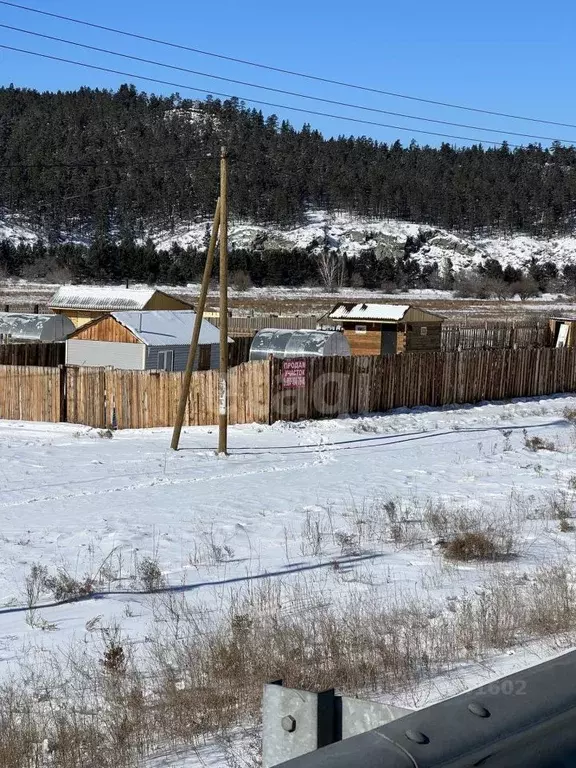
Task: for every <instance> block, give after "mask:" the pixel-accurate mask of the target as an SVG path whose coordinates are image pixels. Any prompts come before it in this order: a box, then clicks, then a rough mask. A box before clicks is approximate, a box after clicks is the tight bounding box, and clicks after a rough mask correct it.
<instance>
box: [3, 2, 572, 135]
mask: <svg viewBox="0 0 576 768" xmlns="http://www.w3.org/2000/svg"><path fill="white" fill-rule="evenodd" d="M1 2H2V0H0V3H1ZM0 48H4V49H5V50H7V51H16V52H17V53H25V54H27V55H28V56H38V57H40V58H42V59H50V60H52V61H60V62H64V63H65V64H74V65H75V66H78V67H85V68H87V69H94V70H97V71H99V72H109V73H111V74H113V75H121V76H122V77H133V78H135V79H137V80H146V81H148V82H150V83H157V84H160V85H168V86H170V87H172V88H183V89H184V90H188V91H194V92H195V93H207V94H212V95H214V96H221V97H222V98H225V99H239V100H240V101H247V102H249V103H251V104H260V105H263V106H266V107H273V108H274V109H286V110H292V111H293V112H301V113H304V114H307V115H315V116H317V117H329V118H331V119H333V120H346V121H348V122H352V123H360V124H362V125H373V126H377V127H378V128H391V129H393V130H395V131H406V132H407V133H412V134H413V133H422V134H425V135H427V136H438V137H440V138H444V139H457V140H458V141H471V142H473V143H475V144H482V143H483V142H484V143H486V144H493V145H495V146H502V145H503V144H507V145H508V146H509V147H513V148H516V149H521V148H522V145H521V144H511V143H509V142H505V141H495V140H493V139H478V138H472V137H470V136H456V135H454V134H450V133H439V132H437V131H425V130H423V129H422V128H406V127H404V126H401V125H391V124H388V123H378V122H376V121H374V120H364V119H362V118H360V117H347V116H345V115H334V114H331V113H329V112H320V111H317V110H312V109H304V107H291V106H288V105H287V104H275V103H273V102H270V101H262V100H260V99H252V98H248V97H243V96H233V95H231V94H229V93H220V92H218V91H210V90H207V89H205V88H194V87H193V86H190V85H185V84H183V83H174V82H171V81H169V80H161V79H159V78H157V77H149V76H147V75H137V74H134V73H133V72H123V71H122V70H118V69H111V68H109V67H102V66H99V65H97V64H87V63H86V62H83V61H75V60H74V59H66V58H64V57H62V56H52V55H50V54H48V53H40V52H39V51H29V50H27V49H25V48H16V47H15V46H12V45H5V44H3V43H0ZM575 127H576V126H575Z"/></svg>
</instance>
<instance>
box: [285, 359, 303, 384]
mask: <svg viewBox="0 0 576 768" xmlns="http://www.w3.org/2000/svg"><path fill="white" fill-rule="evenodd" d="M305 387H306V360H283V361H282V388H283V389H304V388H305Z"/></svg>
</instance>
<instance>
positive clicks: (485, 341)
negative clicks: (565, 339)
mask: <svg viewBox="0 0 576 768" xmlns="http://www.w3.org/2000/svg"><path fill="white" fill-rule="evenodd" d="M441 343H442V350H443V351H444V352H459V351H462V350H467V349H521V348H523V347H550V346H552V334H551V331H550V327H549V325H548V323H538V324H532V325H515V324H511V323H506V324H502V323H500V324H499V323H489V322H486V323H485V324H484V325H482V326H480V325H478V326H471V327H464V326H462V325H449V324H447V323H444V325H443V326H442V336H441Z"/></svg>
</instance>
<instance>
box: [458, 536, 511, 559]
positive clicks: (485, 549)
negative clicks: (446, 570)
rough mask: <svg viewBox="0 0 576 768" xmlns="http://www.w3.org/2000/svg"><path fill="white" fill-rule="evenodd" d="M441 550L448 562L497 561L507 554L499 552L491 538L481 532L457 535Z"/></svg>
mask: <svg viewBox="0 0 576 768" xmlns="http://www.w3.org/2000/svg"><path fill="white" fill-rule="evenodd" d="M443 548H444V554H445V555H446V557H447V558H449V559H450V560H497V559H501V558H502V557H505V556H506V554H507V553H502V552H501V551H500V550H499V547H498V545H497V543H496V541H495V540H494V538H493V537H492V536H490V535H488V534H486V533H483V532H482V531H468V532H467V533H460V534H457V535H456V536H454V538H452V539H450V540H449V541H447V542H446V544H445V545H444V547H443ZM508 554H509V553H508Z"/></svg>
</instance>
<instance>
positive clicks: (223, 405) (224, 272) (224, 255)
mask: <svg viewBox="0 0 576 768" xmlns="http://www.w3.org/2000/svg"><path fill="white" fill-rule="evenodd" d="M219 314H220V372H219V386H218V406H219V407H218V411H219V419H218V454H220V455H226V454H227V453H228V153H227V151H226V147H222V150H221V153H220V312H219Z"/></svg>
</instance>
